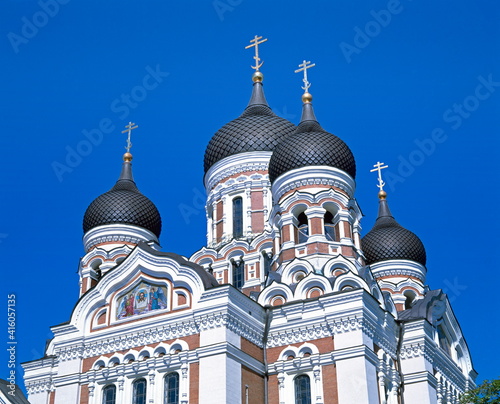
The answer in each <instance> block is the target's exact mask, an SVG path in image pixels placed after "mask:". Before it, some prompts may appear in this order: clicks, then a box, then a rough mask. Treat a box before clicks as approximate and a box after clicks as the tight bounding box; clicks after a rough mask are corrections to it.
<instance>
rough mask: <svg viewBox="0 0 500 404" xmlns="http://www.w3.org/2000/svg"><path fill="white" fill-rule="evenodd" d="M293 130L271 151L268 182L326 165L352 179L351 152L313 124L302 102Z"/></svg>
mask: <svg viewBox="0 0 500 404" xmlns="http://www.w3.org/2000/svg"><path fill="white" fill-rule="evenodd" d="M303 108H304V109H303V111H302V119H301V122H300V124H299V126H298V127H297V129H296V131H295V132H294V133H293V134H292V135H290V136H288V137H287V138H286V139H284V140H283V141H282V142H281V143H280V144H279V145H278V146H277V147H276V149H274V152H273V155H272V157H271V161H270V162H269V179H270V181H271V182H274V180H275V179H276V178H278V177H279V176H280V175H281V174H284V173H286V172H288V171H291V170H293V169H295V168H300V167H307V166H330V167H335V168H338V169H340V170H342V171H345V172H346V173H347V174H349V175H350V176H351V177H352V178H355V177H356V161H355V160H354V155H353V154H352V152H351V149H349V147H348V146H347V145H346V144H345V143H344V142H343V141H342V140H341V139H339V138H338V137H337V136H335V135H332V134H331V133H328V132H326V131H325V130H324V129H323V128H322V127H321V125H320V124H319V123H318V122H317V121H316V117H315V116H314V112H313V110H312V105H311V104H310V103H304V107H303Z"/></svg>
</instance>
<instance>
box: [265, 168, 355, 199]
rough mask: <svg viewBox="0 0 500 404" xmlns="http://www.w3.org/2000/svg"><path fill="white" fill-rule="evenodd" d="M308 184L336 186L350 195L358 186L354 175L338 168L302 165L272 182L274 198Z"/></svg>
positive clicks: (279, 197)
mask: <svg viewBox="0 0 500 404" xmlns="http://www.w3.org/2000/svg"><path fill="white" fill-rule="evenodd" d="M308 185H320V186H328V187H336V188H339V189H341V190H343V191H345V192H346V193H347V194H348V195H349V197H352V196H353V195H354V190H355V188H356V184H355V182H354V180H353V179H352V177H351V176H350V175H349V174H347V173H345V172H344V171H342V170H339V169H337V168H334V167H328V166H319V167H315V166H311V167H301V168H296V169H293V170H291V171H288V172H287V173H285V174H283V175H281V176H279V177H278V178H277V179H276V180H275V181H274V183H273V184H272V192H273V197H274V200H275V201H279V200H280V199H281V197H282V196H283V195H284V194H285V193H287V192H289V191H291V190H294V189H297V188H300V187H303V186H308Z"/></svg>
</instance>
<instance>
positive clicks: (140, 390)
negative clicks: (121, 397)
mask: <svg viewBox="0 0 500 404" xmlns="http://www.w3.org/2000/svg"><path fill="white" fill-rule="evenodd" d="M133 386H134V398H133V400H132V403H133V404H146V379H139V380H136V381H135V382H134V385H133Z"/></svg>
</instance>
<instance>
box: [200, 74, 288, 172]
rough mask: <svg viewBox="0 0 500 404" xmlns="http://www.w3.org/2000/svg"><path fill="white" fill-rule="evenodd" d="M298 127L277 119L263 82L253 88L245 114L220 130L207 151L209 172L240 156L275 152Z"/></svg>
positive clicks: (205, 163) (255, 84)
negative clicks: (270, 105)
mask: <svg viewBox="0 0 500 404" xmlns="http://www.w3.org/2000/svg"><path fill="white" fill-rule="evenodd" d="M295 128H296V126H295V125H294V124H293V123H291V122H289V121H287V120H286V119H283V118H280V117H279V116H277V115H276V114H275V113H274V112H273V111H272V110H271V108H270V107H269V105H268V104H267V101H266V98H265V96H264V90H263V87H262V83H260V82H256V83H254V85H253V91H252V97H251V98H250V102H249V104H248V106H247V107H246V109H245V110H244V111H243V113H242V114H241V115H240V116H239V117H238V118H236V119H234V120H233V121H231V122H229V123H227V124H226V125H224V126H223V127H222V128H220V129H219V130H218V131H217V132H216V133H215V135H214V136H213V137H212V139H211V140H210V142H209V143H208V146H207V148H206V150H205V159H204V168H205V173H206V172H207V171H208V170H209V169H210V167H212V166H213V165H214V164H215V163H217V162H218V161H220V160H222V159H224V158H226V157H229V156H232V155H234V154H238V153H244V152H251V151H273V150H274V148H275V147H276V146H277V145H278V143H279V142H280V141H281V140H282V139H284V138H285V137H286V136H288V135H289V134H291V133H292V132H293V131H294V130H295Z"/></svg>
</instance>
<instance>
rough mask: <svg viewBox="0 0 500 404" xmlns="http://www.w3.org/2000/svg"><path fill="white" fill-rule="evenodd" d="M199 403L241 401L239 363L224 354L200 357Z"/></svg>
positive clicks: (235, 402)
mask: <svg viewBox="0 0 500 404" xmlns="http://www.w3.org/2000/svg"><path fill="white" fill-rule="evenodd" d="M199 392H200V395H199V397H200V404H224V403H227V404H239V403H241V365H240V364H239V363H237V362H236V361H235V360H233V359H231V358H228V357H227V355H226V354H220V355H214V356H209V357H206V358H201V359H200V381H199Z"/></svg>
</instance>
